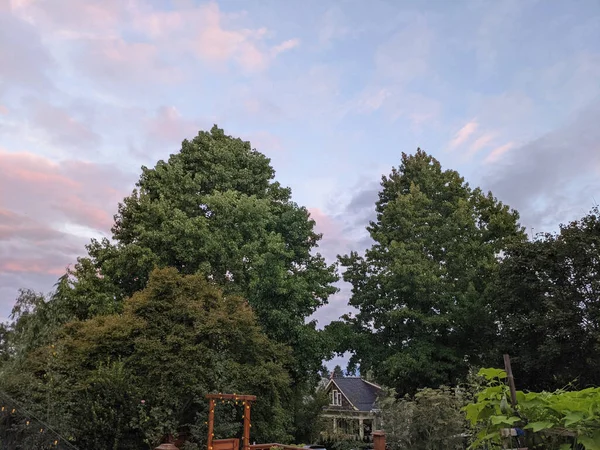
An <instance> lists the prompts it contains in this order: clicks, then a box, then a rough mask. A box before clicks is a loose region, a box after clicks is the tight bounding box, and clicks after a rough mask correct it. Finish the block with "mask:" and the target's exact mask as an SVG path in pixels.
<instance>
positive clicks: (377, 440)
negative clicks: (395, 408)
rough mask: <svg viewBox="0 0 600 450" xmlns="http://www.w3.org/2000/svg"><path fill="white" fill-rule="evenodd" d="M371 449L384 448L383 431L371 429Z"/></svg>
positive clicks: (383, 449)
mask: <svg viewBox="0 0 600 450" xmlns="http://www.w3.org/2000/svg"><path fill="white" fill-rule="evenodd" d="M373 450H385V432H383V431H381V430H377V431H373Z"/></svg>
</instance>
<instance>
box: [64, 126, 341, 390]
mask: <svg viewBox="0 0 600 450" xmlns="http://www.w3.org/2000/svg"><path fill="white" fill-rule="evenodd" d="M274 176H275V171H274V170H273V168H272V167H271V166H270V161H269V159H268V158H267V157H265V156H264V155H263V154H261V153H259V152H258V151H256V150H253V149H252V148H251V146H250V143H249V142H245V141H242V140H241V139H236V138H232V137H231V136H227V135H225V133H224V132H223V130H221V129H219V128H217V127H216V126H215V127H213V128H212V130H211V131H210V132H200V133H199V134H198V135H197V136H196V137H195V138H194V139H192V140H191V141H188V140H184V141H183V143H182V147H181V151H180V152H179V153H176V154H173V155H171V156H170V158H169V160H168V161H167V162H165V161H159V162H158V163H157V164H156V166H155V167H154V168H146V167H143V168H142V174H141V176H140V179H139V181H138V182H137V187H136V189H135V190H134V191H133V193H132V194H131V195H130V196H129V197H127V198H125V199H124V200H123V202H122V203H121V204H120V205H119V210H118V214H117V215H116V216H115V224H114V227H113V229H112V231H113V238H114V241H115V242H116V243H115V244H113V243H111V242H109V241H108V240H106V239H105V240H102V241H96V240H93V241H92V243H91V244H90V245H89V246H88V252H89V258H84V259H81V260H80V262H79V265H78V266H77V267H76V269H75V271H74V276H75V277H76V281H75V283H74V289H79V290H82V289H83V287H81V286H79V285H80V283H84V284H85V290H87V291H89V293H90V295H87V296H86V297H87V298H90V299H92V300H94V301H95V302H97V304H90V305H88V308H92V307H94V308H95V309H96V310H97V311H105V310H109V311H111V310H112V309H113V303H114V299H115V298H117V299H122V298H124V297H126V296H130V295H132V294H133V293H134V292H136V291H138V290H140V289H143V288H144V287H145V285H146V282H147V279H148V276H149V274H150V271H151V270H152V269H153V268H154V267H155V266H159V267H174V268H176V269H177V270H178V271H180V272H181V273H186V274H194V273H197V272H199V271H200V272H202V273H204V274H205V275H207V276H208V277H209V278H210V279H211V280H214V281H215V282H218V283H220V285H222V286H223V287H224V289H225V291H226V292H228V293H232V294H237V295H242V296H243V297H245V298H246V299H247V300H248V301H249V302H250V304H251V305H252V308H253V309H254V311H255V313H256V314H257V317H258V320H259V322H260V323H261V325H262V326H263V329H264V330H265V332H266V333H267V334H268V336H269V337H271V338H272V339H275V340H276V341H277V342H281V343H285V344H288V345H291V346H292V348H293V349H294V352H295V358H294V361H295V364H294V367H293V371H294V374H295V378H296V379H298V378H302V377H311V380H313V379H314V378H312V377H314V376H315V375H316V374H317V372H318V370H319V368H320V367H321V361H322V359H323V358H324V357H325V356H326V355H327V354H328V348H327V346H326V342H325V341H324V339H323V338H322V337H321V336H320V334H319V333H318V332H317V330H316V327H315V322H314V321H313V322H309V323H307V321H306V319H307V317H309V316H310V315H311V314H313V313H314V312H315V311H316V310H317V308H319V307H320V306H322V305H323V304H325V303H326V301H327V298H328V297H329V295H331V294H332V293H334V292H335V291H336V288H334V287H333V286H332V283H334V282H335V281H337V276H336V274H335V268H334V267H333V266H327V265H326V264H325V261H324V259H323V258H322V257H321V256H320V255H319V254H313V253H312V250H313V249H314V248H315V247H316V246H317V244H318V241H319V239H320V237H321V236H320V235H318V234H316V233H315V232H314V225H315V223H314V221H313V220H312V219H310V217H309V213H308V211H307V210H306V208H304V207H299V206H298V205H297V204H296V203H294V202H293V201H292V200H291V191H290V189H289V188H284V187H282V186H281V185H280V184H279V183H278V182H275V181H273V178H274ZM99 274H100V275H99ZM76 297H78V298H80V297H83V296H82V295H80V294H78V295H76ZM88 314H89V315H90V316H93V315H94V314H95V313H94V312H93V311H89V313H88ZM78 318H80V319H82V318H83V317H81V316H80V315H78Z"/></svg>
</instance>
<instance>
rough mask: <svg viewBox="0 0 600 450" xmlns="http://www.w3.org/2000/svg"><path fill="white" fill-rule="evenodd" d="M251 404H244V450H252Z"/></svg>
mask: <svg viewBox="0 0 600 450" xmlns="http://www.w3.org/2000/svg"><path fill="white" fill-rule="evenodd" d="M251 426H252V425H251V424H250V402H249V401H245V402H244V437H242V440H243V442H242V448H243V449H244V450H250V427H251Z"/></svg>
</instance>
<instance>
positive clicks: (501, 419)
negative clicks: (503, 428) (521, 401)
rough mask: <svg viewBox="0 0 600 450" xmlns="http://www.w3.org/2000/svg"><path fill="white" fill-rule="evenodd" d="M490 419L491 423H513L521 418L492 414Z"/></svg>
mask: <svg viewBox="0 0 600 450" xmlns="http://www.w3.org/2000/svg"><path fill="white" fill-rule="evenodd" d="M490 420H491V422H492V424H493V425H500V424H503V425H504V424H506V425H513V424H515V423H517V422H518V421H519V420H521V419H520V418H519V417H516V416H512V417H506V416H492V417H490Z"/></svg>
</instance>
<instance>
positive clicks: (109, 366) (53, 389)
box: [0, 268, 293, 450]
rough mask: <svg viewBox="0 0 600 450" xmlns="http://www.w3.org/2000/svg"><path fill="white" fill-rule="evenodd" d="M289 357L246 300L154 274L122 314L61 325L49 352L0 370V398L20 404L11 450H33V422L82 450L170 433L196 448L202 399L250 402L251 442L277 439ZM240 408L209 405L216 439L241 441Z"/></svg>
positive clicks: (172, 273)
mask: <svg viewBox="0 0 600 450" xmlns="http://www.w3.org/2000/svg"><path fill="white" fill-rule="evenodd" d="M290 358H291V351H290V349H289V348H288V347H285V346H283V345H281V344H276V343H273V342H272V341H271V340H269V339H268V338H267V336H266V335H265V333H264V332H263V331H262V329H261V327H260V326H259V325H258V323H257V320H256V317H255V314H254V313H253V311H252V309H251V308H250V307H249V306H248V304H247V302H246V301H245V300H244V299H242V298H241V297H237V296H234V295H224V294H223V292H222V290H221V289H219V288H218V287H217V286H216V285H215V284H214V283H209V282H208V281H206V279H205V277H204V276H202V275H187V276H184V275H181V274H179V273H178V272H177V271H176V270H175V269H173V268H169V269H162V270H158V269H157V270H155V271H153V272H152V273H151V275H150V279H149V281H148V283H147V286H146V288H145V289H144V290H142V291H140V292H137V293H135V294H134V295H133V296H132V297H131V298H129V299H127V300H126V301H125V302H124V305H123V310H122V312H121V313H118V314H109V315H100V316H96V317H95V318H93V319H89V320H86V321H75V322H72V323H70V324H67V325H65V326H63V327H61V328H60V329H59V330H58V332H57V340H55V341H53V343H52V344H50V345H44V346H41V347H38V348H37V349H36V350H34V351H31V352H29V353H28V354H27V355H26V356H25V357H24V358H20V359H17V360H13V361H12V363H9V364H8V365H5V366H3V368H2V373H1V376H0V388H1V389H2V390H3V391H4V392H8V393H9V395H11V396H12V397H14V398H15V399H16V400H17V401H18V402H19V404H18V405H16V406H15V407H16V409H17V412H16V413H15V415H14V419H13V422H14V423H13V428H15V425H20V428H19V427H16V429H15V431H17V432H20V433H21V438H20V443H19V445H20V447H19V446H17V447H11V448H23V449H25V448H27V449H29V448H38V447H35V446H33V445H30V444H32V442H38V441H39V440H40V436H38V435H39V434H40V433H39V430H40V428H44V429H45V428H46V424H41V425H40V423H38V422H35V424H33V423H30V422H34V418H40V419H42V420H43V421H45V422H46V423H47V424H49V425H50V426H51V427H53V428H54V429H56V430H57V431H58V432H59V433H60V434H61V435H62V436H64V437H67V438H70V439H71V440H72V442H73V443H75V444H76V445H77V446H78V447H79V448H80V449H89V450H95V449H97V450H106V449H115V450H117V449H119V450H121V449H135V450H139V449H142V448H154V447H155V446H156V445H157V444H158V443H159V442H160V439H161V438H162V437H163V436H164V435H166V434H177V433H185V435H186V436H187V437H188V438H190V439H191V440H195V441H196V442H198V443H200V444H203V443H204V442H205V438H206V432H207V430H206V426H205V425H204V422H205V421H206V417H207V414H208V411H207V400H205V399H204V395H205V394H207V393H209V392H232V393H236V392H237V393H242V392H252V393H253V394H256V395H257V396H258V401H257V402H256V404H255V407H254V408H253V412H252V419H253V424H254V426H253V427H252V438H253V439H256V440H257V441H259V442H260V441H263V442H265V441H266V442H272V441H286V440H289V439H290V436H289V435H288V433H287V431H288V430H289V428H290V421H291V420H293V419H292V417H290V414H288V413H287V412H286V411H285V409H284V407H283V403H285V402H286V401H287V398H288V397H289V396H290V395H291V391H290V387H289V384H290V378H289V375H288V371H287V369H286V368H285V365H286V362H288V361H289V360H290ZM22 406H25V409H23V408H22ZM12 407H13V405H11V408H12ZM240 408H241V406H240V405H238V406H237V407H236V406H235V405H220V404H219V405H218V408H217V414H218V420H217V425H218V426H217V428H216V430H215V435H216V437H217V438H225V437H235V436H236V435H238V437H239V435H240V434H241V426H240V424H241V409H240ZM30 413H31V414H30ZM27 421H30V422H27ZM4 431H6V430H4ZM42 437H43V436H42ZM4 438H5V436H2V439H4ZM55 438H56V435H51V436H50V435H49V437H48V438H47V439H46V440H47V441H48V440H50V441H52V440H54V439H55ZM45 444H46V445H47V444H48V442H46V443H45ZM39 448H42V447H39ZM43 448H47V447H43Z"/></svg>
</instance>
